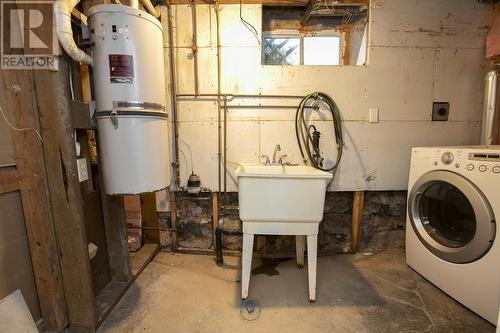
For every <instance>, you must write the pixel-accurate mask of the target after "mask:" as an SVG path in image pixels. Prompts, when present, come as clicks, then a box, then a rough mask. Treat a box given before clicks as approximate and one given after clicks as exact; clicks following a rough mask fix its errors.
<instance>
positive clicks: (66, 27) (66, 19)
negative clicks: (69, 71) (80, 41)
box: [54, 0, 92, 66]
mask: <svg viewBox="0 0 500 333" xmlns="http://www.w3.org/2000/svg"><path fill="white" fill-rule="evenodd" d="M77 3H78V0H76V1H75V0H57V1H56V2H55V4H54V16H55V23H56V29H57V37H58V39H59V43H60V44H61V46H62V48H63V49H64V51H66V53H67V54H68V55H69V56H70V57H71V58H72V59H73V60H75V61H78V62H83V63H85V64H87V65H90V66H92V57H91V56H89V55H88V54H87V53H85V51H83V50H81V49H80V48H78V46H77V45H76V43H75V40H74V38H73V29H71V11H72V10H73V8H74V7H75V6H76V4H77Z"/></svg>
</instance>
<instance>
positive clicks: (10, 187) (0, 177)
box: [0, 167, 20, 194]
mask: <svg viewBox="0 0 500 333" xmlns="http://www.w3.org/2000/svg"><path fill="white" fill-rule="evenodd" d="M19 189H20V187H19V173H18V172H17V170H16V168H15V167H7V168H0V194H2V193H9V192H14V191H18V190H19Z"/></svg>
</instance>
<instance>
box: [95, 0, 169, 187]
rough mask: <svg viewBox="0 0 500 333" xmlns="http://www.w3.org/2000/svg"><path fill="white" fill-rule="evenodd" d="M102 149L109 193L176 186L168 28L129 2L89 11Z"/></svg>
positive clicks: (99, 141)
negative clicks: (168, 83)
mask: <svg viewBox="0 0 500 333" xmlns="http://www.w3.org/2000/svg"><path fill="white" fill-rule="evenodd" d="M88 19H89V28H90V36H91V37H90V40H91V42H92V58H93V63H94V65H93V83H94V95H95V101H96V121H97V128H98V147H99V149H100V156H101V163H102V169H103V173H104V174H103V180H104V190H105V192H106V193H107V194H138V193H144V192H153V191H157V190H161V189H163V188H165V187H167V186H169V185H170V158H169V149H168V144H169V143H168V142H169V140H168V114H167V110H166V97H165V92H166V91H165V70H164V58H163V36H162V26H161V24H160V22H159V21H158V19H156V18H154V17H153V16H152V15H150V14H148V13H146V12H144V11H141V10H139V9H135V8H132V7H128V6H122V5H97V6H94V7H92V8H91V9H90V10H89V18H88Z"/></svg>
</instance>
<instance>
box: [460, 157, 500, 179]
mask: <svg viewBox="0 0 500 333" xmlns="http://www.w3.org/2000/svg"><path fill="white" fill-rule="evenodd" d="M467 160H468V161H467V167H466V168H467V170H468V171H475V170H477V171H479V172H481V173H485V172H492V173H496V174H499V173H500V154H498V153H491V154H490V153H469V154H468V156H467Z"/></svg>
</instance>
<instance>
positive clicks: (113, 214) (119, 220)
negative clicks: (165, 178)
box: [99, 159, 132, 282]
mask: <svg viewBox="0 0 500 333" xmlns="http://www.w3.org/2000/svg"><path fill="white" fill-rule="evenodd" d="M99 160H100V159H99ZM99 174H100V175H101V176H102V169H100V170H99ZM101 184H103V182H102V178H101ZM101 199H102V209H103V216H104V230H105V231H106V247H107V251H108V258H109V270H110V271H111V280H112V281H118V282H127V281H128V280H129V279H130V278H131V277H132V273H131V271H130V265H129V260H128V259H129V258H128V241H127V226H126V224H125V208H124V206H123V197H122V196H113V195H107V194H106V193H104V189H102V188H101Z"/></svg>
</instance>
